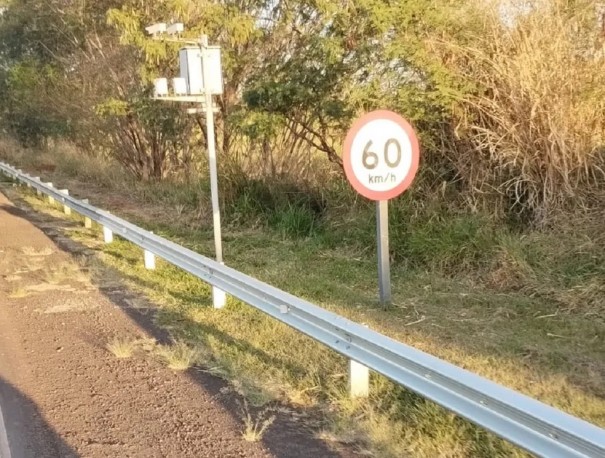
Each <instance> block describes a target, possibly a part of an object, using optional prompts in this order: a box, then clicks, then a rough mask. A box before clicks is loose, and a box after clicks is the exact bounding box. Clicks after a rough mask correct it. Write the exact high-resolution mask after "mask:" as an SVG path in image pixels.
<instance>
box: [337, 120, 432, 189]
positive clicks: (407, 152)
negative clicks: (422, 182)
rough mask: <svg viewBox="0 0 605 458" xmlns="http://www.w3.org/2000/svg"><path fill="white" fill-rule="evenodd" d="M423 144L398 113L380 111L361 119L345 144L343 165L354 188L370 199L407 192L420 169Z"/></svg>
mask: <svg viewBox="0 0 605 458" xmlns="http://www.w3.org/2000/svg"><path fill="white" fill-rule="evenodd" d="M419 159H420V147H419V144H418V138H417V137H416V134H415V132H414V129H413V128H412V126H411V125H410V123H408V122H407V121H406V120H405V119H403V118H402V117H401V116H399V115H398V114H397V113H393V112H392V111H387V110H378V111H373V112H371V113H368V114H366V115H365V116H362V117H361V118H359V119H358V120H357V121H356V122H355V123H354V124H353V127H351V129H350V130H349V133H348V134H347V138H346V139H345V143H344V157H343V161H344V168H345V173H346V175H347V179H348V180H349V182H350V183H351V185H352V186H353V188H355V190H356V191H357V192H358V193H359V194H361V195H362V196H364V197H367V198H368V199H371V200H378V201H382V200H389V199H393V198H394V197H397V196H398V195H399V194H401V193H402V192H403V191H405V190H406V189H407V188H408V187H409V186H410V185H411V184H412V181H413V180H414V177H415V176H416V172H417V171H418V163H419Z"/></svg>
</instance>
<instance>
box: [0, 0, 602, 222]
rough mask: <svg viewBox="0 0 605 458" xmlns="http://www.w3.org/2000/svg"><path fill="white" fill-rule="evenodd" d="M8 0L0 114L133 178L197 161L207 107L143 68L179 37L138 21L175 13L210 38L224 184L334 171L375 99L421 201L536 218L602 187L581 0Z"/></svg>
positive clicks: (1, 36)
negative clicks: (407, 143)
mask: <svg viewBox="0 0 605 458" xmlns="http://www.w3.org/2000/svg"><path fill="white" fill-rule="evenodd" d="M4 3H5V10H4V12H3V14H2V16H1V17H0V60H1V61H2V65H1V66H0V68H2V70H1V71H0V94H1V95H2V96H3V100H5V101H6V103H5V104H4V109H3V112H2V116H1V117H2V119H1V122H2V124H3V127H4V128H5V129H7V130H9V131H10V132H11V133H13V134H15V135H16V136H17V137H18V138H19V139H20V140H21V141H22V142H23V143H26V144H36V143H44V142H45V141H46V140H47V139H49V138H62V139H67V140H70V141H72V142H74V143H76V144H77V145H78V146H80V147H82V148H83V149H84V151H87V152H89V153H93V154H96V155H102V156H103V155H104V156H107V155H111V156H113V158H114V159H116V160H117V161H118V162H119V163H121V164H122V165H123V167H124V168H125V169H126V170H129V171H130V172H131V173H132V174H133V175H134V176H135V177H137V178H139V179H143V180H147V179H153V180H161V179H166V178H167V177H169V176H175V175H180V176H184V175H188V176H189V177H191V175H192V174H195V173H196V172H198V171H200V170H201V171H203V170H204V168H205V166H206V161H205V157H204V155H203V154H199V151H202V150H203V149H204V148H205V146H206V136H207V133H206V132H205V128H206V127H205V123H204V122H203V120H202V119H201V118H200V117H199V116H190V115H187V114H185V112H184V110H182V106H180V105H169V104H166V103H159V102H153V101H150V95H151V82H152V80H153V79H154V78H156V77H158V76H164V77H172V76H176V72H177V68H178V61H177V51H178V47H179V46H180V45H179V44H176V43H171V42H166V41H158V40H154V39H152V38H151V37H149V36H147V35H146V33H145V26H147V25H149V24H151V23H155V22H158V21H166V20H167V21H170V20H179V21H182V22H184V23H185V25H186V32H185V34H184V38H189V39H191V40H197V39H198V38H199V37H200V35H202V34H207V35H209V37H210V42H211V43H212V44H218V45H220V46H221V48H222V53H223V71H224V94H223V95H222V96H221V97H220V98H218V105H219V115H218V116H217V120H216V137H217V141H218V149H219V153H220V161H219V162H220V166H221V170H220V172H221V177H222V178H223V179H224V180H225V182H227V183H229V185H234V187H235V188H237V189H241V188H242V187H245V186H247V185H248V184H249V183H251V182H254V181H263V180H265V181H267V182H268V183H271V184H273V183H278V182H279V183H294V185H296V186H298V187H301V188H304V189H305V190H310V191H312V193H315V192H316V191H315V190H313V189H312V188H313V187H314V186H315V187H320V186H323V185H324V184H325V183H326V182H327V181H328V180H329V181H330V185H331V186H333V187H338V186H339V185H338V183H337V182H339V181H340V180H342V173H341V172H342V171H341V165H342V159H341V144H342V139H343V138H344V134H345V132H346V130H347V129H348V127H349V126H350V124H351V121H352V119H353V118H355V117H356V116H358V115H359V114H360V113H362V112H366V111H369V110H372V109H375V108H387V109H392V110H394V111H397V112H399V113H401V114H403V115H404V116H405V117H406V118H408V119H410V120H411V121H412V123H413V124H414V126H415V128H416V129H417V130H418V132H419V134H420V137H421V144H422V161H423V162H422V174H421V176H420V178H419V180H417V183H416V185H415V187H416V189H417V192H416V193H415V196H416V199H418V200H423V201H426V200H427V199H430V198H433V197H434V196H437V195H439V192H440V190H441V189H443V188H446V189H447V191H448V197H449V199H450V200H451V201H452V202H453V205H454V206H455V207H456V208H458V207H459V206H460V205H461V204H462V205H463V206H466V208H467V209H469V208H470V209H471V210H472V211H478V210H481V211H484V212H489V213H492V214H495V215H497V216H499V217H508V219H509V220H511V221H515V222H523V223H540V224H542V223H546V222H547V221H548V219H549V218H550V217H551V216H552V215H553V214H554V213H556V211H557V210H559V209H561V208H564V207H566V206H570V204H571V206H573V205H577V204H580V205H591V202H595V201H597V199H598V197H595V196H598V195H599V193H601V192H602V191H603V186H604V182H605V180H604V174H603V170H604V169H605V164H604V161H605V156H604V154H603V151H604V150H603V143H604V142H603V137H604V124H603V119H605V117H604V116H603V114H604V113H603V111H604V109H605V108H604V107H605V105H603V100H605V97H604V95H605V94H603V87H605V84H604V83H605V81H604V80H603V78H604V76H603V75H605V71H603V70H604V68H603V66H604V65H605V59H604V56H603V34H602V23H601V25H599V24H600V23H599V21H598V20H595V6H594V3H593V2H592V1H590V0H575V1H573V2H572V1H570V0H534V1H528V2H522V5H521V6H519V5H518V3H517V2H514V1H512V0H511V1H510V2H508V0H493V2H487V1H484V0H402V1H398V2H393V1H389V0H355V1H349V0H338V1H333V0H294V1H285V0H251V1H246V2H242V1H241V0H226V1H221V2H217V1H214V0H204V1H197V0H196V1H194V0H158V1H154V2H145V1H143V0H124V1H117V0H101V1H96V2H68V1H66V0H52V1H47V0H45V1H42V0H9V1H6V2H4ZM597 13H598V11H597ZM597 19H598V17H597ZM601 22H603V21H601ZM198 128H199V129H198ZM200 131H201V134H200V133H199V132H200ZM227 192H228V193H229V192H231V191H230V190H228V191H227Z"/></svg>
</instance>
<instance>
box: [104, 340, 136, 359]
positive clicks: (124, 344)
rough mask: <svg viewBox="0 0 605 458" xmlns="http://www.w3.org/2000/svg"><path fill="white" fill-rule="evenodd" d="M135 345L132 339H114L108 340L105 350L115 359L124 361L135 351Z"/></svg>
mask: <svg viewBox="0 0 605 458" xmlns="http://www.w3.org/2000/svg"><path fill="white" fill-rule="evenodd" d="M136 347H137V343H136V341H135V340H132V339H122V338H119V337H115V338H113V339H112V340H110V341H109V342H108V343H107V344H106V345H105V348H107V350H109V351H110V352H111V353H112V354H113V355H114V356H115V357H116V358H120V359H126V358H130V357H131V356H132V355H133V354H134V351H135V350H136Z"/></svg>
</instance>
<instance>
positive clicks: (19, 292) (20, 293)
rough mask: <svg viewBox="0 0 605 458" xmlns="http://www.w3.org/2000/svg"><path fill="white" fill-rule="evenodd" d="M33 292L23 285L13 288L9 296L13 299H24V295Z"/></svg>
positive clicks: (26, 295)
mask: <svg viewBox="0 0 605 458" xmlns="http://www.w3.org/2000/svg"><path fill="white" fill-rule="evenodd" d="M30 295H31V293H30V292H29V291H27V290H26V289H25V288H22V287H18V288H15V289H13V290H12V291H11V292H10V294H9V295H8V297H10V298H11V299H23V298H24V297H28V296H30Z"/></svg>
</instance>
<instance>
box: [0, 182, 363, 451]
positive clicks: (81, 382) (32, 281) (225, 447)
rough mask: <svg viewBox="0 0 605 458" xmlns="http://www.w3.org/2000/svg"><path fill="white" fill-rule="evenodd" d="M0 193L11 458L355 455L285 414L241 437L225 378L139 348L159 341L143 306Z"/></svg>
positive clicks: (0, 332)
mask: <svg viewBox="0 0 605 458" xmlns="http://www.w3.org/2000/svg"><path fill="white" fill-rule="evenodd" d="M0 191H1V192H0V407H1V409H2V413H3V418H4V423H5V424H6V430H7V433H8V434H7V436H8V441H9V445H10V449H11V455H12V457H13V458H15V457H36V458H39V457H40V458H44V457H52V458H54V457H72V456H83V457H108V456H115V457H273V456H275V457H297V456H300V457H303V456H304V457H308V456H314V457H318V458H319V457H337V456H353V453H352V452H349V451H343V450H335V449H333V448H332V446H331V445H328V444H326V443H324V442H322V441H320V440H318V439H316V438H315V437H314V433H313V431H312V428H311V427H310V426H308V425H307V424H306V423H305V421H304V415H302V416H301V415H300V414H299V413H297V412H296V411H295V410H294V409H291V410H290V409H288V408H287V407H284V406H281V407H280V408H279V409H276V410H275V416H276V420H275V422H274V423H273V425H271V426H270V427H269V429H268V430H267V432H266V434H264V435H263V437H262V439H261V440H260V441H258V442H247V441H245V440H244V438H243V436H242V431H243V430H244V420H243V417H244V416H243V415H242V414H241V412H240V409H238V405H240V406H241V403H240V402H238V400H237V399H236V398H235V397H234V396H235V395H234V394H233V393H232V392H230V391H229V389H228V388H227V387H226V385H225V382H223V381H222V380H219V379H217V378H215V377H212V376H211V375H209V374H207V373H206V372H204V371H203V370H201V369H199V368H192V369H189V370H188V371H186V372H177V371H173V370H171V369H169V368H168V367H167V366H166V364H165V363H164V362H163V361H161V360H160V359H159V358H158V357H155V356H153V355H152V353H151V352H149V351H147V350H145V347H153V346H155V345H157V342H160V343H162V342H163V341H165V342H167V336H166V335H165V334H164V333H163V332H162V331H161V330H160V329H157V328H155V327H154V324H153V319H152V318H153V309H152V307H144V306H141V302H140V301H138V300H137V298H136V297H135V295H134V294H133V293H132V292H129V291H128V290H127V289H126V288H125V287H124V286H122V285H121V284H120V283H119V282H117V283H116V282H115V280H112V281H109V280H108V281H107V282H99V281H93V279H92V278H91V276H90V274H89V272H87V269H86V268H85V267H84V266H85V265H86V259H87V257H89V256H93V255H94V252H93V253H91V252H90V250H82V249H78V247H76V246H70V245H69V243H70V242H69V239H68V238H66V237H63V236H62V235H61V231H59V230H57V228H56V227H55V225H54V223H53V222H52V221H51V220H50V219H48V217H46V216H44V215H39V214H35V213H33V212H32V211H30V210H28V209H27V208H25V207H22V208H18V207H16V206H15V205H13V203H11V202H10V201H9V200H8V199H7V197H6V196H5V195H3V194H2V192H4V193H5V194H8V195H9V196H11V198H13V197H14V195H15V194H14V193H12V190H11V189H10V188H6V187H5V188H4V189H3V188H1V187H0ZM13 200H14V199H13ZM133 304H135V305H133ZM116 338H121V339H128V340H129V341H137V342H140V343H141V345H140V346H139V347H137V348H138V350H137V353H136V354H135V355H133V357H130V358H124V359H120V358H117V357H116V356H115V355H114V354H112V353H111V352H110V351H108V349H107V343H108V342H111V341H112V339H116ZM255 418H256V417H255V415H254V412H253V415H252V419H253V420H254V419H255ZM301 418H303V420H301ZM1 426H2V425H1V423H0V427H1ZM1 437H2V431H0V439H1ZM1 445H2V441H1V440H0V446H1ZM0 455H2V447H0ZM2 458H4V456H2Z"/></svg>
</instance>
